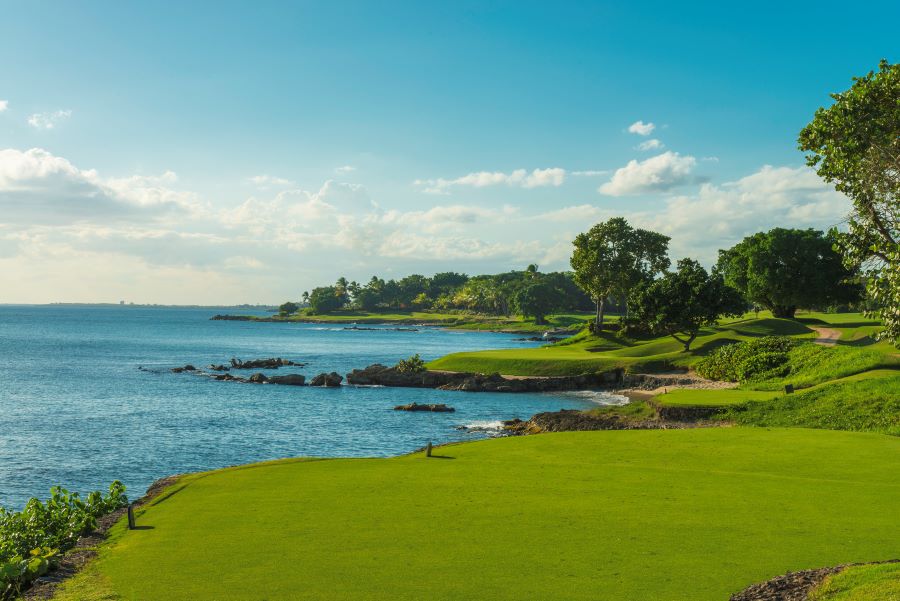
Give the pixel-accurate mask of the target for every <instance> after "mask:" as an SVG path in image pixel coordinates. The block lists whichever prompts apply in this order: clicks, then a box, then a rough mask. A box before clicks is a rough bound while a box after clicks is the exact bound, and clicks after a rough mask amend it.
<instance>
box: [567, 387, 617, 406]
mask: <svg viewBox="0 0 900 601" xmlns="http://www.w3.org/2000/svg"><path fill="white" fill-rule="evenodd" d="M560 394H562V396H569V397H575V398H578V399H582V400H585V401H591V402H592V403H597V404H598V405H627V404H628V402H629V399H628V397H627V396H625V395H624V394H613V393H612V392H605V391H602V390H573V391H570V392H563V393H560Z"/></svg>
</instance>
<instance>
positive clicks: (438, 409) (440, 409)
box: [394, 403, 456, 413]
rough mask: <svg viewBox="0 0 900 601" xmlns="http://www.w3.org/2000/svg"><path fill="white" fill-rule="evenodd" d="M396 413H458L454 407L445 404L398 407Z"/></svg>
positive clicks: (415, 404)
mask: <svg viewBox="0 0 900 601" xmlns="http://www.w3.org/2000/svg"><path fill="white" fill-rule="evenodd" d="M394 411H431V412H434V413H453V412H454V411H456V409H454V408H453V407H448V406H447V405H445V404H443V403H431V404H424V405H420V404H418V403H410V404H409V405H397V406H396V407H394Z"/></svg>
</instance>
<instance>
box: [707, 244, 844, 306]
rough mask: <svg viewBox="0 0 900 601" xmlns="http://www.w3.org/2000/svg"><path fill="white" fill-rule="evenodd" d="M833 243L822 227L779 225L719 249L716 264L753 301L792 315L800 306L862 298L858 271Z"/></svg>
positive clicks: (827, 304)
mask: <svg viewBox="0 0 900 601" xmlns="http://www.w3.org/2000/svg"><path fill="white" fill-rule="evenodd" d="M833 246H834V239H833V238H832V237H831V236H826V235H825V234H824V233H822V232H820V231H818V230H814V229H808V230H797V229H784V228H775V229H773V230H771V231H768V232H759V233H756V234H753V235H752V236H747V237H746V238H744V239H743V240H742V241H741V242H739V243H738V244H736V245H735V246H733V247H731V248H730V249H728V250H720V251H719V262H718V264H717V266H716V268H717V270H718V271H719V272H720V273H721V274H722V275H723V276H724V278H725V281H726V282H727V283H728V284H729V285H731V286H733V287H734V288H736V289H737V290H739V291H740V292H741V293H742V294H743V295H744V297H746V299H747V300H748V301H750V302H751V303H755V304H759V305H762V306H763V307H765V308H767V309H769V310H770V311H772V314H773V315H774V316H775V317H787V318H793V317H794V313H795V312H796V311H797V309H798V308H806V309H808V308H823V309H824V308H827V307H829V306H830V305H834V304H839V303H849V302H853V301H855V300H858V298H859V295H860V286H859V284H857V283H855V282H854V281H853V279H854V277H855V274H854V273H853V272H852V271H850V270H848V269H847V268H846V267H845V266H844V264H843V262H842V260H841V256H840V254H839V253H838V252H836V251H835V250H834V248H833Z"/></svg>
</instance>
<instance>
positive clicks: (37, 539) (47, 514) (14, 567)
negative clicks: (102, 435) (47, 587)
mask: <svg viewBox="0 0 900 601" xmlns="http://www.w3.org/2000/svg"><path fill="white" fill-rule="evenodd" d="M127 504H128V498H127V497H126V496H125V486H123V485H122V483H121V482H119V481H118V480H116V481H114V482H113V483H112V484H110V485H109V491H108V492H107V494H106V495H102V494H101V493H100V492H99V491H94V492H92V493H90V494H89V495H88V496H87V499H82V498H81V496H80V495H79V494H78V493H70V492H69V491H67V490H66V489H64V488H60V487H54V488H52V489H51V490H50V498H49V499H48V500H47V502H46V503H42V502H41V501H40V500H39V499H31V500H30V501H28V503H27V504H26V505H25V508H24V509H23V510H22V511H19V512H13V511H7V510H6V509H4V508H2V507H0V599H11V598H15V597H17V596H18V595H19V594H20V593H21V592H22V591H23V590H24V589H25V588H27V586H28V585H29V584H30V583H31V582H32V581H33V580H34V579H35V578H38V577H39V576H41V575H43V574H45V573H46V572H47V571H48V570H49V569H50V568H51V567H53V564H54V562H55V560H56V557H57V555H58V554H59V553H61V552H63V551H65V550H67V549H69V548H71V547H72V546H73V545H74V544H75V543H76V542H77V541H78V537H80V536H81V535H82V534H86V533H88V532H91V531H92V530H94V529H95V528H96V527H97V518H98V517H100V516H102V515H105V514H107V513H111V512H113V511H115V510H116V509H119V508H121V507H125V506H126V505H127Z"/></svg>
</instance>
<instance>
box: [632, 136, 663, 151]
mask: <svg viewBox="0 0 900 601" xmlns="http://www.w3.org/2000/svg"><path fill="white" fill-rule="evenodd" d="M665 146H666V145H665V144H663V143H662V142H660V141H659V140H657V139H656V138H651V139H649V140H647V141H646V142H641V143H640V144H638V147H637V148H638V150H660V149H662V148H665Z"/></svg>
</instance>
